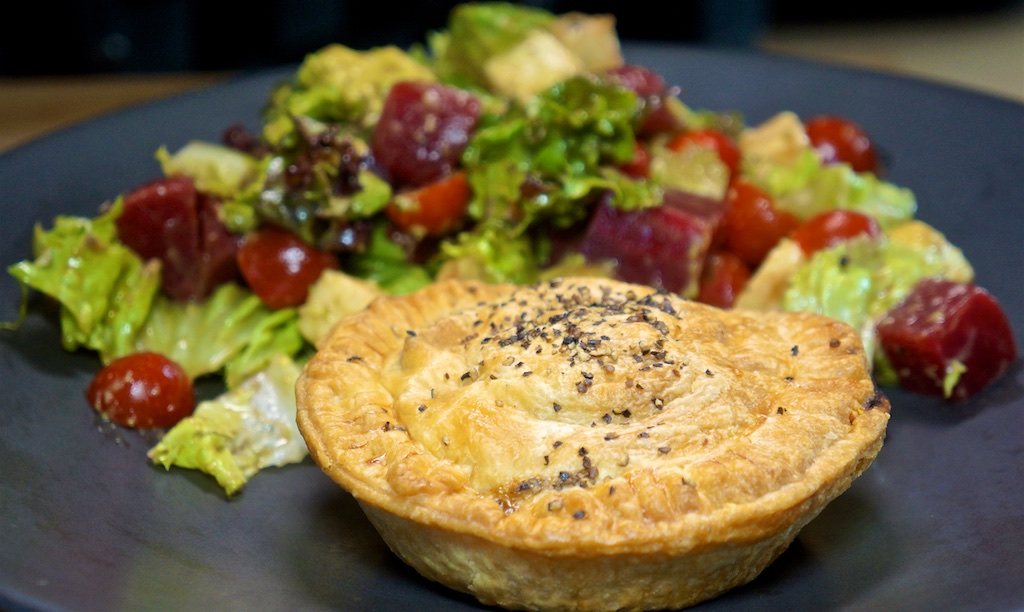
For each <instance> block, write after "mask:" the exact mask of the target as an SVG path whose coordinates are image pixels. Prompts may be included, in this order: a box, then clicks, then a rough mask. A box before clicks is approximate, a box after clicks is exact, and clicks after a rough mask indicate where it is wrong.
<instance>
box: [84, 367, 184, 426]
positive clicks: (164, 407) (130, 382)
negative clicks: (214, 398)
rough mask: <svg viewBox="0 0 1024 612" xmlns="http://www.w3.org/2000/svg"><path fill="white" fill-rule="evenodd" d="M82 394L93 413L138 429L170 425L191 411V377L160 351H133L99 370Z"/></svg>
mask: <svg viewBox="0 0 1024 612" xmlns="http://www.w3.org/2000/svg"><path fill="white" fill-rule="evenodd" d="M85 397H86V399H87V400H88V401H89V404H90V405H91V406H92V407H93V409H94V410H96V412H98V413H100V415H102V416H103V417H105V418H107V419H109V420H111V421H113V422H114V423H117V424H118V425H123V426H125V427H136V428H139V429H151V428H155V427H171V426H172V425H174V424H175V423H177V422H178V421H180V420H181V419H183V418H185V417H187V416H189V415H190V414H192V411H193V410H194V409H195V403H196V400H195V393H194V392H193V389H192V380H191V379H190V378H189V377H188V375H187V374H186V373H185V370H183V369H182V368H181V366H180V365H178V364H177V363H175V362H174V361H172V360H170V359H168V358H167V357H165V356H163V355H161V354H159V353H150V352H142V353H132V354H130V355H125V356H124V357H119V358H117V359H115V360H113V361H111V362H110V363H108V364H107V365H106V366H104V367H103V369H101V370H100V371H99V372H98V373H97V374H96V376H95V377H94V378H93V379H92V382H91V383H89V388H88V389H87V390H86V392H85Z"/></svg>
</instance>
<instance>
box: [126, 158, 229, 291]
mask: <svg viewBox="0 0 1024 612" xmlns="http://www.w3.org/2000/svg"><path fill="white" fill-rule="evenodd" d="M117 235H118V238H119V239H120V240H121V242H123V243H125V244H126V245H128V247H129V248H131V249H132V250H133V251H135V252H136V253H137V254H138V255H139V256H140V257H142V258H143V259H158V260H160V262H161V273H162V278H161V283H162V288H163V290H164V293H166V294H167V295H168V296H170V297H171V298H172V299H175V300H178V301H188V300H198V299H202V298H204V297H206V296H207V295H209V293H210V292H211V291H212V290H213V288H214V287H216V286H217V285H219V284H221V283H224V282H227V281H229V280H232V279H233V278H235V277H236V276H237V274H238V265H237V263H236V259H235V253H236V252H237V250H238V244H239V238H238V237H237V236H235V235H234V234H231V233H230V232H229V231H228V230H227V228H225V227H224V224H223V223H221V221H220V218H219V216H218V215H217V203H216V201H215V200H213V199H212V198H210V197H208V196H206V195H204V194H201V193H198V192H197V191H196V188H195V184H194V183H193V182H192V180H191V179H189V178H184V177H175V178H165V179H159V180H156V181H152V182H150V183H147V184H145V185H142V186H141V187H138V188H136V189H135V190H133V191H131V192H129V193H127V194H126V195H125V196H124V210H123V211H122V213H121V215H120V216H119V217H118V219H117Z"/></svg>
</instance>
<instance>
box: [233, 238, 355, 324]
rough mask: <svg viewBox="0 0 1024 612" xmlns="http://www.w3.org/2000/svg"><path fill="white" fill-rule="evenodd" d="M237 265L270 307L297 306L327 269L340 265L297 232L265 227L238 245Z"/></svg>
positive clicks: (250, 284)
mask: <svg viewBox="0 0 1024 612" xmlns="http://www.w3.org/2000/svg"><path fill="white" fill-rule="evenodd" d="M238 266H239V268H240V269H241V270H242V276H243V277H244V278H245V281H246V282H247V283H248V285H249V288H250V289H252V291H253V293H255V294H256V295H257V297H259V298H260V300H262V301H263V303H264V304H266V305H267V306H268V307H270V308H274V309H277V308H286V307H289V306H298V305H300V304H302V303H304V302H305V301H306V298H307V297H308V296H309V287H310V285H312V284H313V283H315V282H316V280H317V279H318V278H320V275H321V274H322V273H323V271H324V270H327V269H337V268H338V259H337V257H336V256H335V255H334V254H333V253H330V252H327V251H319V250H317V249H314V248H313V247H311V246H309V245H308V244H306V243H305V242H303V241H302V240H301V239H299V238H298V237H297V236H295V235H294V234H292V233H290V232H287V231H285V230H283V229H278V228H266V229H262V230H259V231H258V232H256V233H255V234H253V235H251V236H249V237H247V238H246V239H245V241H244V242H242V246H241V247H239V249H238Z"/></svg>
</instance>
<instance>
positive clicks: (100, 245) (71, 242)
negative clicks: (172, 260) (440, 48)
mask: <svg viewBox="0 0 1024 612" xmlns="http://www.w3.org/2000/svg"><path fill="white" fill-rule="evenodd" d="M120 210H121V200H120V199H119V200H117V201H116V202H115V203H114V205H113V206H112V207H111V208H110V209H109V210H107V211H106V212H104V213H103V214H101V215H100V216H98V217H96V218H95V219H87V218H83V217H70V216H59V217H57V218H56V219H55V220H54V225H53V228H52V229H51V230H49V231H46V230H44V229H43V228H42V227H41V226H38V225H37V226H36V228H35V234H34V237H33V239H34V244H33V251H34V259H33V260H32V261H27V260H26V261H22V262H19V263H16V264H14V265H12V266H10V267H9V268H8V272H9V273H10V274H11V275H12V276H13V277H14V278H16V279H17V280H18V282H19V283H21V284H22V286H23V287H28V288H32V289H35V290H38V291H40V292H42V293H44V294H46V295H48V296H50V297H52V298H54V299H56V300H57V301H58V302H59V303H60V305H61V307H60V323H61V342H62V344H63V346H64V348H65V349H67V350H69V351H71V350H75V349H78V348H87V349H92V350H95V351H98V352H99V353H100V357H101V359H103V361H109V360H111V359H113V358H115V357H118V356H120V355H124V354H126V353H129V352H131V350H132V347H133V345H134V342H135V339H136V337H137V336H138V334H139V332H140V330H141V328H142V327H143V324H144V322H145V321H146V319H147V317H148V316H149V313H150V309H151V307H152V305H153V303H154V300H155V299H156V297H157V294H158V292H159V290H160V266H159V264H158V263H156V262H150V263H145V262H143V261H142V259H141V258H139V257H138V256H137V255H136V254H135V253H134V252H133V251H132V250H131V249H129V248H128V247H127V246H125V245H124V244H122V243H121V242H120V241H119V240H118V239H117V228H116V226H115V225H114V221H115V220H116V218H117V216H118V214H120Z"/></svg>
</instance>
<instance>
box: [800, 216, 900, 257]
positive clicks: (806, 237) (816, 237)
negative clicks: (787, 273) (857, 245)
mask: <svg viewBox="0 0 1024 612" xmlns="http://www.w3.org/2000/svg"><path fill="white" fill-rule="evenodd" d="M861 234H867V235H868V236H870V237H872V238H877V237H878V236H881V235H882V228H881V226H879V225H878V222H877V221H875V219H874V218H873V217H871V216H869V215H865V214H864V213H859V212H857V211H853V210H842V209H835V210H829V211H825V212H823V213H820V214H818V215H815V216H813V217H811V218H810V219H808V220H807V221H804V222H803V223H802V224H801V225H800V227H798V228H796V229H795V230H793V233H792V234H790V238H792V239H793V240H795V241H796V243H797V244H799V245H800V248H801V249H802V250H803V252H804V254H805V255H811V254H813V253H814V252H815V251H820V250H821V249H826V248H829V247H832V246H835V245H837V244H839V243H840V242H842V241H844V240H849V239H850V238H853V237H854V236H859V235H861Z"/></svg>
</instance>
